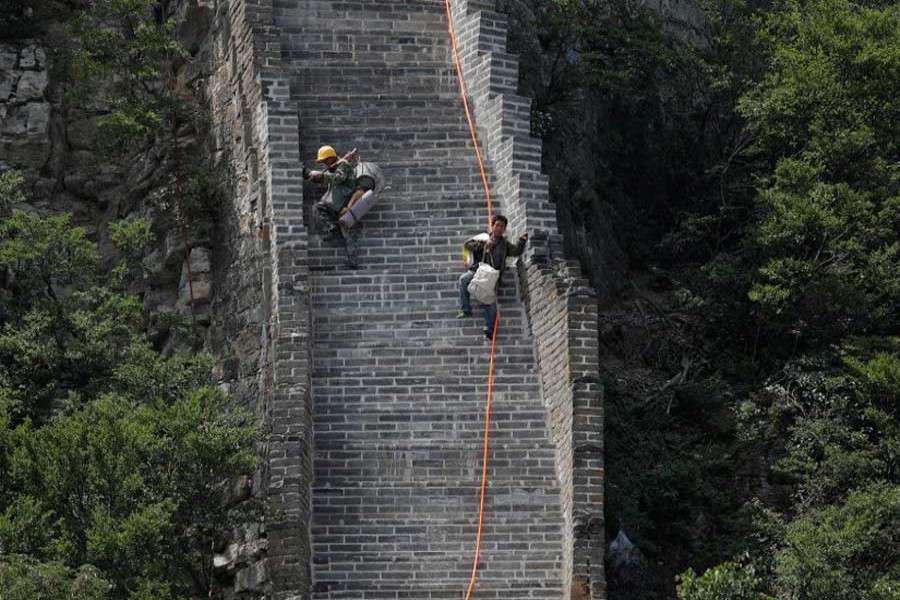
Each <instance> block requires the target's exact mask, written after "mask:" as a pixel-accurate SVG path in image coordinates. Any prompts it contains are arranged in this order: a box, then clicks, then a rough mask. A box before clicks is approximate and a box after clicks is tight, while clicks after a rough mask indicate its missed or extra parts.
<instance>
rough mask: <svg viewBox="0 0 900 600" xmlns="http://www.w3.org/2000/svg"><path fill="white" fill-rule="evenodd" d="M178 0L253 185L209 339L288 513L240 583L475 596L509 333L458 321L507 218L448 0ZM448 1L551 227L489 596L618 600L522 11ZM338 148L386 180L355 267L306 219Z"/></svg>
mask: <svg viewBox="0 0 900 600" xmlns="http://www.w3.org/2000/svg"><path fill="white" fill-rule="evenodd" d="M178 6H179V7H180V8H179V10H181V14H182V15H183V16H184V17H185V23H186V27H187V28H188V29H190V28H191V27H193V28H194V30H193V31H191V32H188V33H189V34H190V35H192V36H194V37H195V38H196V40H195V42H196V43H195V44H194V46H195V47H194V48H193V49H192V53H193V54H194V59H193V60H192V61H190V62H189V63H188V64H187V65H185V66H184V67H182V69H181V70H180V72H179V74H178V80H179V82H180V84H181V85H183V86H184V87H185V88H186V89H190V90H194V91H195V92H196V93H197V94H198V95H200V96H202V97H204V98H205V99H206V102H208V104H209V105H210V108H211V115H212V124H213V127H212V139H211V140H210V141H209V143H210V147H211V152H212V155H213V157H214V159H215V160H216V161H217V162H218V163H219V164H220V165H222V166H226V167H227V170H228V172H229V173H230V180H231V181H230V184H231V189H232V191H233V194H232V202H231V203H230V205H229V206H228V207H227V208H226V211H225V213H224V214H223V215H222V216H223V218H222V219H221V223H220V224H219V226H218V230H217V231H216V232H215V235H214V238H215V240H214V243H212V244H211V247H210V249H209V252H207V251H205V250H204V251H203V252H199V253H197V256H192V260H193V261H195V269H194V271H195V272H197V271H198V268H197V267H200V266H201V265H200V263H209V265H210V266H208V267H207V271H210V275H209V276H210V282H209V283H210V285H209V286H208V290H207V293H208V295H209V307H208V322H209V323H210V325H209V329H208V333H207V339H206V341H207V345H208V348H209V350H210V351H211V352H213V353H214V354H216V355H217V356H218V357H220V359H221V360H220V362H219V364H218V365H217V366H216V368H215V369H214V376H215V377H216V380H217V382H218V383H219V384H220V385H221V386H222V387H223V388H225V389H227V390H228V391H230V392H231V393H232V396H233V398H234V399H235V402H236V403H238V404H240V405H242V406H244V407H246V408H249V409H251V410H252V411H254V412H255V413H256V414H257V415H259V416H260V418H261V419H262V421H263V422H264V424H265V429H266V433H267V435H266V437H265V440H264V442H263V444H264V445H263V447H261V449H260V450H261V453H262V455H263V457H264V461H263V467H262V468H261V470H260V472H259V474H258V476H257V477H256V479H255V480H254V482H253V489H254V493H255V495H256V496H257V497H260V498H263V499H265V500H266V506H267V513H266V516H265V520H264V521H263V522H261V523H258V524H254V525H251V526H248V527H247V528H246V529H245V530H243V531H241V532H238V533H237V535H236V539H235V540H234V543H232V544H230V545H229V546H228V547H227V548H225V549H222V551H221V553H220V555H219V556H218V557H217V559H216V567H217V569H218V570H219V573H220V575H221V577H222V579H223V581H226V582H227V585H226V586H225V587H224V588H223V590H222V594H223V596H225V597H228V598H261V597H267V598H273V599H279V600H287V599H308V598H309V599H314V600H326V599H334V600H336V599H338V598H341V599H350V598H358V599H366V600H371V599H373V598H395V599H399V598H415V599H417V600H424V599H427V598H451V597H452V598H459V597H462V596H463V594H464V592H465V587H466V584H467V583H468V579H469V574H470V572H471V568H472V564H471V561H472V557H473V553H474V545H475V532H476V528H477V522H478V484H479V478H480V474H481V438H482V427H483V418H484V414H483V408H484V400H485V395H486V390H487V373H488V370H487V364H488V352H489V347H488V346H487V345H485V344H484V342H483V340H482V336H481V333H480V330H481V327H480V319H478V317H479V316H480V310H479V309H477V308H476V317H475V318H473V319H470V320H461V321H458V320H456V319H454V318H453V317H454V313H455V312H456V306H455V301H456V300H455V299H456V280H457V277H458V276H459V274H460V273H461V261H460V257H459V251H460V247H461V245H462V243H463V241H464V240H465V239H466V238H467V237H469V236H470V235H473V234H475V233H478V232H479V231H482V230H484V229H485V226H486V211H485V206H484V200H483V190H482V187H481V177H480V175H479V172H478V168H477V164H476V162H475V159H474V151H473V150H474V149H473V146H472V142H471V140H470V139H469V134H468V130H467V127H466V123H465V117H464V114H463V112H462V107H461V102H460V99H459V95H458V90H457V83H456V75H455V69H454V65H453V59H452V54H451V50H450V44H449V39H448V33H447V19H446V14H445V6H444V2H443V0H366V1H360V0H347V1H341V0H230V1H217V2H185V3H180V4H179V5H178ZM452 10H453V16H454V20H455V23H456V29H457V34H458V38H459V44H460V46H459V47H460V52H461V59H462V64H463V70H464V74H465V78H466V81H467V85H468V89H469V98H470V102H471V105H472V106H473V109H474V118H475V121H476V125H477V128H478V135H479V139H480V145H481V148H482V151H483V153H484V154H485V156H486V158H487V160H488V177H489V181H490V182H491V185H492V193H493V196H494V202H495V204H494V210H495V211H497V212H502V213H504V214H506V215H507V216H508V217H509V219H510V224H509V230H508V231H509V235H510V236H511V237H515V236H518V234H519V233H521V232H524V231H528V232H529V234H530V236H531V238H530V243H529V247H528V250H527V252H526V255H525V256H524V257H523V259H522V260H520V261H519V262H518V263H517V265H518V268H517V269H510V270H509V271H508V272H507V273H506V275H505V277H504V283H503V289H502V294H501V298H500V308H501V314H502V323H501V330H500V332H499V337H498V344H497V359H496V373H495V379H494V408H493V420H492V428H491V435H492V446H491V448H492V449H491V454H490V468H489V473H488V475H489V489H488V496H487V500H486V508H487V517H486V525H485V535H484V541H483V546H482V555H481V563H480V572H479V579H478V583H477V586H476V593H475V595H474V597H475V598H494V599H503V600H520V599H525V598H532V599H534V598H544V599H551V598H552V599H554V600H558V599H562V598H566V599H568V598H578V599H584V598H590V599H595V600H596V599H600V598H604V597H605V589H604V576H603V547H602V544H603V540H604V533H603V520H602V515H603V496H602V495H603V485H602V481H603V463H602V428H603V415H602V392H601V389H600V385H599V381H598V365H597V362H598V356H597V353H598V349H597V305H596V300H595V298H594V296H593V294H592V292H591V290H590V289H589V286H588V284H587V282H586V280H585V279H584V278H583V277H582V275H581V273H580V271H579V268H578V266H577V265H576V264H573V263H571V262H567V261H565V260H564V258H563V256H562V252H561V249H560V248H561V240H560V236H559V231H558V229H557V225H556V218H555V210H554V207H553V205H552V204H551V202H550V200H549V195H548V189H547V178H546V176H545V175H542V174H541V169H540V163H541V144H540V140H538V139H535V138H533V137H531V136H530V130H529V122H530V119H529V112H530V103H529V100H528V99H527V98H523V97H521V96H518V95H517V94H516V82H517V73H518V63H517V61H516V58H515V57H514V56H512V55H510V54H508V53H507V52H506V51H505V48H506V41H505V40H506V20H505V17H504V16H503V15H501V14H499V13H498V12H496V10H495V7H494V2H493V1H492V0H485V1H481V2H475V1H467V0H453V2H452ZM198 23H206V24H208V27H200V26H198V25H197V24H198ZM186 35H187V34H186ZM23 69H24V68H23ZM29 77H31V75H29ZM2 89H3V88H2V86H0V90H2ZM32 95H33V94H32ZM3 100H4V102H5V101H6V100H5V99H3ZM28 101H29V102H33V101H35V99H32V98H30V97H29V100H28ZM17 110H19V109H17ZM36 122H37V121H36ZM42 123H43V121H41V122H37V125H34V126H32V125H31V121H29V122H28V123H27V124H25V125H21V126H19V125H17V127H24V128H25V129H23V131H26V130H27V131H29V132H30V131H31V129H33V128H34V127H37V126H38V125H40V126H41V127H44V125H43V124H42ZM10 127H12V126H10ZM0 141H2V140H0ZM326 143H327V144H331V145H334V146H336V147H338V149H339V150H341V151H342V150H346V149H349V148H352V147H357V148H358V149H359V152H360V154H361V155H362V156H363V157H364V158H365V159H368V160H373V161H375V162H377V163H378V164H379V165H381V166H382V168H383V169H384V171H385V174H386V175H387V177H388V179H389V183H390V188H389V189H388V190H387V192H386V193H385V194H384V198H383V199H382V201H381V202H380V204H379V205H378V206H376V208H375V209H374V210H373V211H372V212H371V213H370V214H369V215H368V216H367V217H366V218H365V220H364V221H363V223H362V228H363V231H362V251H361V257H360V258H361V260H360V262H361V263H362V268H361V269H359V270H356V271H351V270H349V269H346V268H345V266H344V258H343V250H342V248H341V247H340V246H339V245H335V244H332V243H330V242H327V241H325V240H323V239H321V236H320V235H318V234H317V233H316V232H313V231H311V230H310V228H309V211H310V206H311V204H312V203H313V202H314V201H315V200H316V194H317V193H318V190H317V189H316V188H314V187H312V186H311V185H310V184H306V183H304V182H303V181H302V178H301V166H302V163H303V162H304V161H305V162H306V163H307V164H309V165H311V162H312V159H313V157H314V155H315V150H316V148H317V147H318V146H319V145H321V144H326ZM41 151H43V150H41ZM39 166H40V165H37V167H39ZM170 245H171V246H172V247H173V248H174V249H177V247H178V245H177V244H170ZM172 254H173V256H177V253H175V252H174V250H173V252H172ZM167 256H168V255H167ZM167 260H168V259H167ZM164 262H165V261H164ZM179 267H180V266H179ZM178 271H179V272H181V271H183V269H181V268H179V269H178ZM201 272H202V271H201Z"/></svg>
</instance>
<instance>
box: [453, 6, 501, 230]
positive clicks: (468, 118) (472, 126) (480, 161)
mask: <svg viewBox="0 0 900 600" xmlns="http://www.w3.org/2000/svg"><path fill="white" fill-rule="evenodd" d="M444 3H445V5H446V7H447V22H448V23H449V25H450V45H451V46H452V47H453V60H454V62H456V79H457V80H458V81H459V95H460V96H461V97H462V102H463V107H464V108H465V110H466V121H468V122H469V133H470V134H471V135H472V143H473V144H474V145H475V156H476V158H478V168H479V169H480V170H481V183H483V184H484V194H485V196H486V197H487V216H488V228H490V226H491V188H490V186H489V185H488V180H487V173H486V172H485V169H484V160H483V159H482V158H481V150H479V149H478V138H477V137H476V135H475V124H474V123H473V122H472V112H471V111H470V110H469V101H468V99H467V98H466V96H467V93H466V82H465V81H464V80H463V74H462V64H461V63H460V62H459V49H458V48H457V47H456V29H455V28H454V27H453V15H452V14H451V13H450V0H445V2H444Z"/></svg>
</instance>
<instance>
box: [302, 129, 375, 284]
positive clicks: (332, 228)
mask: <svg viewBox="0 0 900 600" xmlns="http://www.w3.org/2000/svg"><path fill="white" fill-rule="evenodd" d="M316 162H319V163H322V164H323V165H325V169H324V170H322V171H309V170H307V169H306V167H304V168H303V178H304V179H307V180H309V181H314V182H317V183H324V184H325V185H326V186H327V188H326V190H325V193H324V194H323V195H322V199H321V200H319V201H318V202H316V204H315V206H314V207H313V208H314V215H313V219H314V221H315V228H316V230H317V231H319V233H322V234H324V235H325V237H326V239H337V238H341V237H343V238H344V241H345V243H346V247H347V266H348V267H349V268H351V269H357V268H359V262H358V255H359V247H358V246H359V244H358V241H359V228H351V227H341V226H340V223H339V222H338V218H339V217H340V215H341V211H342V210H344V209H345V208H346V207H347V205H348V204H349V203H350V201H351V197H352V196H353V195H354V192H357V185H356V177H355V175H354V171H355V169H356V165H357V162H358V159H357V156H356V150H355V149H354V150H351V151H350V152H348V153H347V154H345V155H344V157H343V158H338V155H337V152H336V151H335V149H334V148H332V147H331V146H322V147H321V148H319V152H318V155H317V156H316ZM359 195H361V194H359Z"/></svg>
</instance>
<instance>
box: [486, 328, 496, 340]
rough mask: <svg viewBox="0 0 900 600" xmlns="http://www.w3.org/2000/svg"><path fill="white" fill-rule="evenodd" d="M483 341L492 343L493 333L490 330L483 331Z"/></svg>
mask: <svg viewBox="0 0 900 600" xmlns="http://www.w3.org/2000/svg"><path fill="white" fill-rule="evenodd" d="M484 340H485V341H486V342H492V341H494V332H493V331H491V330H490V329H485V330H484Z"/></svg>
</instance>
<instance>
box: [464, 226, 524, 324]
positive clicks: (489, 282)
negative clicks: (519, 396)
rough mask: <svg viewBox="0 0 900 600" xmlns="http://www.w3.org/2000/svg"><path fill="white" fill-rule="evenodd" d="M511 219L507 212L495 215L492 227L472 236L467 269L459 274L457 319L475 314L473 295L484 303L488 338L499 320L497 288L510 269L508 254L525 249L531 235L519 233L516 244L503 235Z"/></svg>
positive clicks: (466, 251)
mask: <svg viewBox="0 0 900 600" xmlns="http://www.w3.org/2000/svg"><path fill="white" fill-rule="evenodd" d="M507 224H508V221H507V219H506V217H504V216H503V215H494V216H493V217H492V218H491V230H490V232H489V233H486V234H479V235H476V236H474V237H471V238H469V239H468V241H466V243H465V245H464V246H463V256H464V262H465V264H466V267H467V269H468V270H467V271H466V272H465V273H463V274H462V275H460V277H459V313H458V314H457V315H456V318H457V319H463V318H465V317H470V316H472V300H471V295H472V294H473V293H474V295H475V299H476V300H478V301H479V302H481V303H482V304H483V305H484V337H485V338H486V339H487V340H489V341H490V340H493V339H494V325H495V321H496V319H497V289H498V287H499V286H500V278H501V277H502V275H503V270H504V269H505V268H506V258H507V257H508V256H519V255H520V254H522V251H523V250H524V249H525V243H526V242H527V241H528V234H527V233H523V234H522V235H521V236H519V241H518V242H517V243H515V244H513V243H512V242H510V241H509V240H507V239H506V238H505V237H503V234H504V233H506V226H507Z"/></svg>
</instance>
